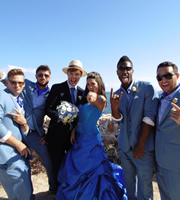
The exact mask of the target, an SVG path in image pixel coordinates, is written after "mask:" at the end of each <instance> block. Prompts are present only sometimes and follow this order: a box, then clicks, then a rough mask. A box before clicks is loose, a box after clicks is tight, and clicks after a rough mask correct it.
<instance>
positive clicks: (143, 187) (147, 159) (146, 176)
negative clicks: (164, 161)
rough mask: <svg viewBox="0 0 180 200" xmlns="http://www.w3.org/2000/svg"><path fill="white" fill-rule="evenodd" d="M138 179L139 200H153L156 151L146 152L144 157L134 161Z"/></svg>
mask: <svg viewBox="0 0 180 200" xmlns="http://www.w3.org/2000/svg"><path fill="white" fill-rule="evenodd" d="M134 163H135V165H136V169H137V177H138V192H137V199H138V200H145V199H146V200H152V199H153V187H152V177H153V170H154V167H155V157H154V151H150V152H144V156H143V157H142V158H140V159H134Z"/></svg>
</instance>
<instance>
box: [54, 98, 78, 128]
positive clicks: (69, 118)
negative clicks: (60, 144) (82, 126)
mask: <svg viewBox="0 0 180 200" xmlns="http://www.w3.org/2000/svg"><path fill="white" fill-rule="evenodd" d="M56 109H57V111H58V116H59V119H60V121H62V122H63V123H64V124H66V123H71V122H73V121H74V119H75V118H76V117H77V116H78V112H79V110H78V108H77V107H76V106H75V105H73V104H71V103H69V102H67V101H62V102H61V105H59V106H57V108H56Z"/></svg>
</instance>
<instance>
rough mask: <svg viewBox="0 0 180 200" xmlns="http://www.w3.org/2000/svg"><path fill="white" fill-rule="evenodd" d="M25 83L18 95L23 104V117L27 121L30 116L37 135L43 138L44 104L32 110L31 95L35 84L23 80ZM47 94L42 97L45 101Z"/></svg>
mask: <svg viewBox="0 0 180 200" xmlns="http://www.w3.org/2000/svg"><path fill="white" fill-rule="evenodd" d="M25 83H26V85H25V87H24V89H23V91H22V92H21V94H20V96H21V98H22V99H23V103H24V110H25V117H26V119H28V118H29V117H30V115H32V119H33V125H34V127H35V129H36V131H37V133H38V134H39V135H40V136H43V135H44V134H45V131H44V129H43V122H44V116H45V103H44V104H42V105H40V106H38V107H36V108H34V107H33V99H32V94H33V90H34V88H35V83H34V82H31V81H29V80H27V79H26V80H25ZM48 94H49V92H48V93H47V95H45V96H44V98H46V99H47V96H48Z"/></svg>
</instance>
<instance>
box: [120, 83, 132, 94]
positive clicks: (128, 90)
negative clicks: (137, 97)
mask: <svg viewBox="0 0 180 200" xmlns="http://www.w3.org/2000/svg"><path fill="white" fill-rule="evenodd" d="M133 85H134V81H132V83H131V85H130V86H129V87H128V89H127V93H128V94H129V93H130V92H131V91H132V86H133ZM121 89H122V90H123V91H126V90H125V89H124V88H123V86H122V84H121Z"/></svg>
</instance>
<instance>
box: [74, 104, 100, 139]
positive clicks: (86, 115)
mask: <svg viewBox="0 0 180 200" xmlns="http://www.w3.org/2000/svg"><path fill="white" fill-rule="evenodd" d="M78 108H79V115H78V119H79V120H78V121H79V123H78V127H77V133H79V134H86V135H89V134H98V133H99V129H98V127H97V121H98V120H99V118H100V117H101V116H102V111H100V110H99V109H97V108H96V107H95V106H93V105H91V104H84V105H83V106H82V105H80V106H79V107H78Z"/></svg>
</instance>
